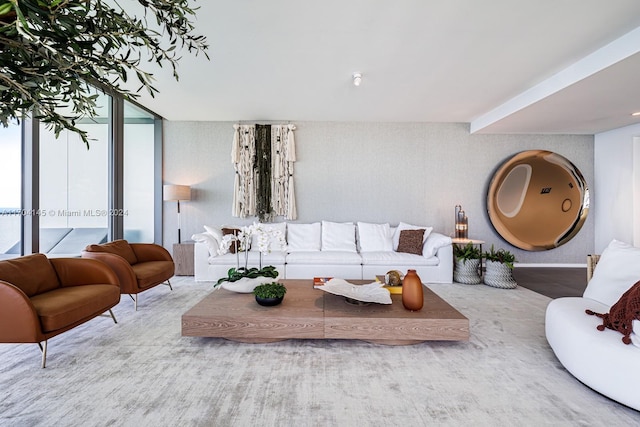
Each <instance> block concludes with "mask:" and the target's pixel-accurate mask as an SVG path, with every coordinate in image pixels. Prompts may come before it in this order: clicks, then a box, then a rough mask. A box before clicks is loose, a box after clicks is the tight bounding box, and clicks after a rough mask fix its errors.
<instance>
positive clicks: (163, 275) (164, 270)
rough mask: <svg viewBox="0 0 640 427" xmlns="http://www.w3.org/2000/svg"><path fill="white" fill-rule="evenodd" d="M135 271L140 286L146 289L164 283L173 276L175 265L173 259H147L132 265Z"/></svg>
mask: <svg viewBox="0 0 640 427" xmlns="http://www.w3.org/2000/svg"><path fill="white" fill-rule="evenodd" d="M131 268H132V269H133V273H134V274H135V275H136V281H137V282H138V288H140V289H145V288H148V287H149V286H154V285H156V284H158V283H162V282H164V281H165V280H167V279H170V278H171V276H173V273H174V271H175V265H174V264H173V262H172V261H147V262H141V263H140V264H136V265H132V266H131Z"/></svg>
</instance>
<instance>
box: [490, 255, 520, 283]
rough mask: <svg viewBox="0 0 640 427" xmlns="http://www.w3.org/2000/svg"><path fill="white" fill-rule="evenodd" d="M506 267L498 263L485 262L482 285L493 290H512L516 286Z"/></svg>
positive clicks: (510, 272) (510, 271) (509, 270)
mask: <svg viewBox="0 0 640 427" xmlns="http://www.w3.org/2000/svg"><path fill="white" fill-rule="evenodd" d="M512 273H513V272H512V270H511V269H510V268H509V266H508V265H506V264H503V263H501V262H499V261H487V263H486V270H485V272H484V284H485V285H487V286H492V287H494V288H502V289H514V288H515V287H517V286H518V284H517V283H516V280H515V279H514V278H513V274H512Z"/></svg>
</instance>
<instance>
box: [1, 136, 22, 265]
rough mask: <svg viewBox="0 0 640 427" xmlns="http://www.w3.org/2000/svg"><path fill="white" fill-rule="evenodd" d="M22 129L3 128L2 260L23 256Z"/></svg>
mask: <svg viewBox="0 0 640 427" xmlns="http://www.w3.org/2000/svg"><path fill="white" fill-rule="evenodd" d="M21 130H22V128H21V126H20V125H18V124H11V125H9V127H7V128H5V127H1V126H0V259H3V258H10V257H15V256H18V255H20V251H21V242H20V224H21V221H20V219H21V216H22V214H23V212H22V203H21V188H22V187H21V183H22V180H21V177H22V168H21V164H22V153H21V150H22V133H21Z"/></svg>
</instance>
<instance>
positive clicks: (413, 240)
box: [398, 229, 424, 255]
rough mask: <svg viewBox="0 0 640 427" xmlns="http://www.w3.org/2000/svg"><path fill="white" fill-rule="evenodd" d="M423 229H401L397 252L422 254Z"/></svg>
mask: <svg viewBox="0 0 640 427" xmlns="http://www.w3.org/2000/svg"><path fill="white" fill-rule="evenodd" d="M423 236H424V230H422V229H421V230H402V231H401V232H400V240H399V241H398V252H406V253H409V254H414V255H422V245H423V242H424V241H423V239H422V238H423Z"/></svg>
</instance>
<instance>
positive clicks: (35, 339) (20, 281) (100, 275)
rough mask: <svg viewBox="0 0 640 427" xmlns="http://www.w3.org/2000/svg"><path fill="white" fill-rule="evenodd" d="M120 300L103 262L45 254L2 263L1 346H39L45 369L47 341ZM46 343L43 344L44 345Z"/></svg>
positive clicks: (0, 263)
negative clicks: (51, 257) (13, 344)
mask: <svg viewBox="0 0 640 427" xmlns="http://www.w3.org/2000/svg"><path fill="white" fill-rule="evenodd" d="M119 302H120V292H119V283H118V278H117V276H116V275H115V273H114V272H113V271H112V270H111V269H110V268H109V267H108V266H106V265H104V264H103V263H101V262H98V261H95V260H91V259H80V258H54V259H48V258H47V257H46V256H45V255H43V254H34V255H27V256H24V257H20V258H14V259H9V260H4V261H0V343H37V344H38V346H39V347H40V350H41V351H42V367H43V368H44V367H45V366H46V361H47V340H48V339H49V338H51V337H54V336H56V335H58V334H61V333H63V332H65V331H68V330H69V329H72V328H75V327H76V326H78V325H80V324H82V323H84V322H87V321H88V320H91V319H93V318H94V317H97V316H99V315H101V314H103V313H105V312H106V311H108V312H109V314H110V315H111V318H112V319H113V321H114V322H115V323H117V321H116V318H115V316H114V315H113V312H112V311H111V308H112V307H113V306H115V305H116V304H118V303H119ZM43 342H44V346H43V344H42V343H43Z"/></svg>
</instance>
